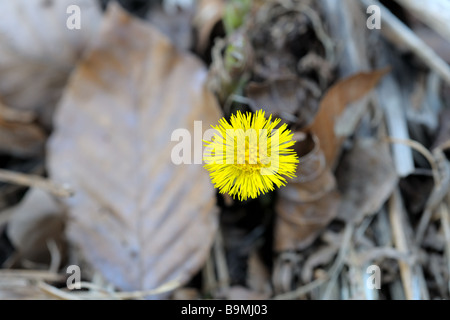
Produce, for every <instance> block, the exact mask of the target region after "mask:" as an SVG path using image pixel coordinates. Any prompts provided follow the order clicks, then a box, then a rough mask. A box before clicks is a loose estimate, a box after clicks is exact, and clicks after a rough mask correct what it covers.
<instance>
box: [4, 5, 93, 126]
mask: <svg viewBox="0 0 450 320" xmlns="http://www.w3.org/2000/svg"><path fill="white" fill-rule="evenodd" d="M71 5H77V6H79V7H80V10H81V14H82V17H81V29H80V30H69V29H68V28H67V19H68V18H69V17H70V14H68V13H67V9H68V7H69V6H71ZM100 21H101V14H100V9H99V7H98V5H97V3H96V2H95V1H91V0H57V1H54V0H47V1H43V0H16V1H0V79H1V81H0V95H2V97H3V98H4V101H3V102H4V103H5V104H7V105H9V106H11V107H14V108H18V109H22V110H35V111H37V113H38V115H39V116H40V118H41V120H42V121H43V122H44V123H45V124H46V125H50V123H51V117H52V114H53V108H54V106H55V104H56V102H57V100H58V99H59V97H60V95H61V92H62V90H63V88H64V86H65V84H66V80H67V78H68V76H69V74H70V71H71V70H72V68H73V67H74V66H75V64H76V61H77V60H78V59H79V57H80V56H81V54H82V52H83V50H84V48H85V47H86V45H87V44H88V43H89V41H90V39H91V37H92V35H93V34H94V33H95V32H96V30H97V27H98V24H99V22H100Z"/></svg>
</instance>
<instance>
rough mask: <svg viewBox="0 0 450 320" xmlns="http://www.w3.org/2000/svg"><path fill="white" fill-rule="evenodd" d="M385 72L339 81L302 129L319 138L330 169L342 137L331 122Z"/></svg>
mask: <svg viewBox="0 0 450 320" xmlns="http://www.w3.org/2000/svg"><path fill="white" fill-rule="evenodd" d="M388 72H389V68H386V69H382V70H376V71H372V72H361V73H357V74H355V75H353V76H350V77H348V78H345V79H343V80H341V81H339V82H338V83H336V84H335V85H334V86H332V87H331V88H330V89H329V90H328V92H327V93H325V96H324V97H323V99H322V101H321V102H320V106H319V110H318V112H317V115H316V117H315V119H314V121H313V122H312V124H311V125H310V126H309V127H308V128H307V129H306V130H308V131H309V132H311V133H313V134H315V135H316V136H317V137H318V138H319V141H320V145H321V148H322V150H323V152H324V154H325V159H326V163H327V165H328V166H329V167H330V168H334V166H335V162H336V159H337V157H338V155H339V152H340V150H341V145H342V143H343V141H344V139H345V138H344V137H339V136H337V135H336V133H335V131H334V128H335V123H336V122H337V121H338V119H339V117H340V116H341V115H342V113H343V111H344V110H345V108H346V107H347V105H348V104H350V103H353V102H356V101H358V100H359V99H361V98H363V97H364V96H365V95H366V94H368V93H369V92H370V91H371V90H372V89H373V88H374V87H375V86H376V85H377V83H378V82H379V81H380V79H381V78H382V77H383V76H384V75H385V74H386V73H388Z"/></svg>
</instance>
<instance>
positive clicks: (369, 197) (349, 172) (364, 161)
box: [336, 138, 398, 222]
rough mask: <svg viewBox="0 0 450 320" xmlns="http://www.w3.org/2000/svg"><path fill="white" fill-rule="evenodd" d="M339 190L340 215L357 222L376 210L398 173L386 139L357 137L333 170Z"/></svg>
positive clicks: (385, 197) (389, 191) (395, 182)
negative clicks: (383, 140) (334, 170)
mask: <svg viewBox="0 0 450 320" xmlns="http://www.w3.org/2000/svg"><path fill="white" fill-rule="evenodd" d="M336 179H337V181H338V189H339V191H340V192H341V194H342V201H341V205H340V208H339V218H340V219H342V220H344V221H347V222H350V221H352V222H360V221H361V220H362V218H364V217H365V216H366V215H371V214H374V213H376V212H378V211H379V210H380V209H381V206H383V204H384V203H385V202H386V201H387V199H388V198H389V197H390V195H391V194H392V192H393V191H394V188H395V187H396V186H397V182H398V177H397V174H396V171H395V166H394V163H393V161H392V158H391V155H390V153H389V146H388V145H387V144H386V143H383V142H380V141H377V140H374V139H369V138H367V139H360V140H357V141H356V143H355V145H354V146H353V148H352V149H351V151H350V152H349V153H347V154H345V155H344V157H343V159H342V160H341V162H340V163H339V166H338V168H337V170H336Z"/></svg>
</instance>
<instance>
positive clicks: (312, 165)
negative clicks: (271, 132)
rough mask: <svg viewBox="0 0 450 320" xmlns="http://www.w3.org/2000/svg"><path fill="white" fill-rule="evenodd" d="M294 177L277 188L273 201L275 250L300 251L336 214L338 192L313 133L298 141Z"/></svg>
mask: <svg viewBox="0 0 450 320" xmlns="http://www.w3.org/2000/svg"><path fill="white" fill-rule="evenodd" d="M295 150H296V152H297V154H298V156H299V161H300V163H299V165H298V167H297V172H296V176H297V178H294V179H291V180H290V181H289V183H288V184H287V186H285V187H283V188H281V189H280V190H279V198H280V199H279V200H278V202H277V204H276V213H277V216H276V221H275V235H274V236H275V243H274V246H275V251H277V252H281V251H286V250H302V249H305V248H306V247H308V246H309V245H310V244H311V243H312V242H313V241H314V240H315V239H316V238H317V236H318V235H319V234H320V232H321V231H322V230H323V229H324V228H325V227H326V226H327V225H328V223H330V221H331V220H333V218H335V217H336V215H337V213H338V211H337V209H338V204H339V199H340V197H339V192H338V191H337V188H336V180H335V178H334V175H333V173H332V172H331V171H330V169H329V168H328V167H327V166H326V164H325V158H324V154H323V152H322V150H321V148H320V145H319V141H318V139H317V138H315V137H313V136H307V137H306V138H305V139H303V140H298V141H297V143H296V145H295Z"/></svg>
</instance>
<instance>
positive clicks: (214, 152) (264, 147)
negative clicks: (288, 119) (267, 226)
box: [203, 110, 299, 200]
mask: <svg viewBox="0 0 450 320" xmlns="http://www.w3.org/2000/svg"><path fill="white" fill-rule="evenodd" d="M280 121H281V120H280V119H275V120H273V121H272V115H270V116H269V118H268V119H266V118H265V116H264V111H262V110H259V111H257V112H256V113H254V114H252V113H250V112H247V113H246V114H242V113H241V112H240V111H238V112H237V114H236V115H232V116H231V119H230V122H228V121H227V120H225V119H224V118H222V119H221V120H219V125H217V126H215V127H214V126H213V128H214V129H215V130H216V131H215V134H214V136H213V137H212V141H204V142H205V146H206V149H205V153H204V158H203V159H204V160H205V163H206V164H205V168H206V169H207V170H208V171H209V173H210V177H211V181H212V183H213V184H214V187H215V188H218V189H219V192H220V193H228V194H229V195H231V196H233V197H236V196H238V198H239V200H247V199H248V198H256V197H258V196H259V195H260V194H264V193H266V192H269V191H271V190H274V189H275V186H277V187H281V186H284V185H286V177H287V178H293V177H295V170H296V167H297V163H298V162H299V161H298V158H297V154H296V153H295V151H294V150H293V149H292V146H293V145H294V143H295V142H294V141H293V140H292V136H293V134H292V133H291V131H290V130H289V129H287V125H286V124H283V125H281V126H280V127H279V128H276V127H277V126H278V125H279V124H280Z"/></svg>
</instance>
